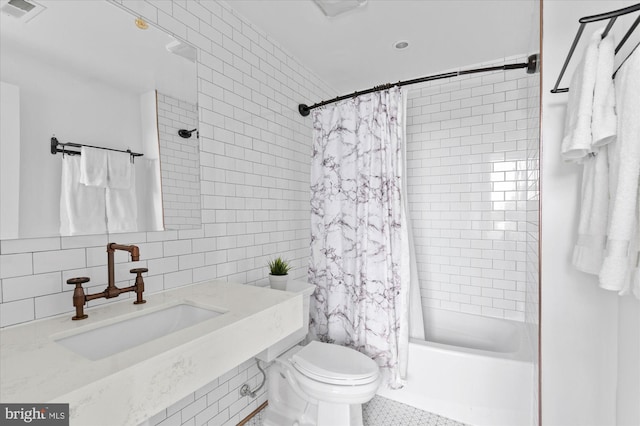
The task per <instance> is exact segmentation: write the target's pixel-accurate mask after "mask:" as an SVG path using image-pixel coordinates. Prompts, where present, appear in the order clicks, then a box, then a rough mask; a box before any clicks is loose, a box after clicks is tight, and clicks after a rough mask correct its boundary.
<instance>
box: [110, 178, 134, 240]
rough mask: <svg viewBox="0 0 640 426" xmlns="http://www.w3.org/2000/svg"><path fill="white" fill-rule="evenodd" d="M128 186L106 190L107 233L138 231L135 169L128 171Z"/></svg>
mask: <svg viewBox="0 0 640 426" xmlns="http://www.w3.org/2000/svg"><path fill="white" fill-rule="evenodd" d="M130 183H131V184H130V186H129V188H126V189H117V188H109V187H108V188H107V190H106V204H107V229H108V231H109V233H110V234H111V233H116V232H135V231H137V230H138V198H137V197H136V185H135V169H133V168H132V169H131V171H130Z"/></svg>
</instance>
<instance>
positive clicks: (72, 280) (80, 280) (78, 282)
mask: <svg viewBox="0 0 640 426" xmlns="http://www.w3.org/2000/svg"><path fill="white" fill-rule="evenodd" d="M89 281H91V279H90V278H89V277H76V278H69V279H68V280H67V284H70V285H75V286H76V287H77V286H78V285H82V284H84V283H88V282H89Z"/></svg>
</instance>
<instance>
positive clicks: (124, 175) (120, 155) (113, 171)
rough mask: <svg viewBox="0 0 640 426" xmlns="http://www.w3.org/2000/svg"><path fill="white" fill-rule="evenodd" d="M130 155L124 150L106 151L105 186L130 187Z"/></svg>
mask: <svg viewBox="0 0 640 426" xmlns="http://www.w3.org/2000/svg"><path fill="white" fill-rule="evenodd" d="M131 169H132V166H131V155H129V154H127V153H126V152H117V151H107V187H109V188H116V189H126V188H129V187H131Z"/></svg>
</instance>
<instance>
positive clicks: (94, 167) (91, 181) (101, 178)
mask: <svg viewBox="0 0 640 426" xmlns="http://www.w3.org/2000/svg"><path fill="white" fill-rule="evenodd" d="M80 152H81V155H80V183H82V184H84V185H87V186H98V187H100V188H106V187H107V151H105V150H104V149H99V148H90V147H88V146H83V147H82V148H80Z"/></svg>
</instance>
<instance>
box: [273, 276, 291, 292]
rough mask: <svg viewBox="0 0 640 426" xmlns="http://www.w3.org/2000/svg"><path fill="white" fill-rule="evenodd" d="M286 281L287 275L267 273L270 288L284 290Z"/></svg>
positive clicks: (287, 279)
mask: <svg viewBox="0 0 640 426" xmlns="http://www.w3.org/2000/svg"><path fill="white" fill-rule="evenodd" d="M287 281H289V275H271V274H269V284H271V288H274V289H276V290H286V289H287Z"/></svg>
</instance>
